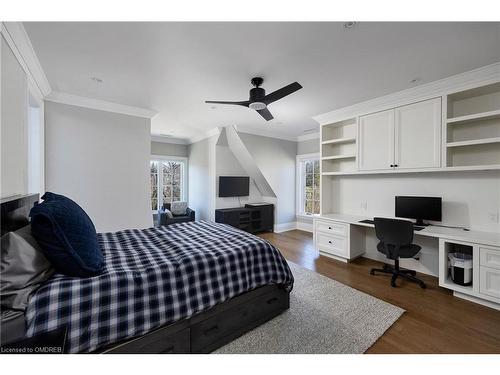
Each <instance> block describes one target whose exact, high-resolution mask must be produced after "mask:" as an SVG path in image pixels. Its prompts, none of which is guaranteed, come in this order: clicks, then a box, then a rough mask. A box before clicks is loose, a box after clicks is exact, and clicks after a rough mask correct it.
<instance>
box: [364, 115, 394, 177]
mask: <svg viewBox="0 0 500 375" xmlns="http://www.w3.org/2000/svg"><path fill="white" fill-rule="evenodd" d="M358 139H359V150H358V151H359V152H358V156H359V169H360V170H363V171H375V170H384V169H392V165H393V164H394V110H393V109H390V110H388V111H383V112H377V113H373V114H371V115H366V116H361V117H360V118H359V137H358Z"/></svg>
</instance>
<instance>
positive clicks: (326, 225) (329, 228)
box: [316, 220, 349, 237]
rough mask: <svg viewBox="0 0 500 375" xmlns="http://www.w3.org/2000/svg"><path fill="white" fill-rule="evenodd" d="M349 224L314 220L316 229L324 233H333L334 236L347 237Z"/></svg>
mask: <svg viewBox="0 0 500 375" xmlns="http://www.w3.org/2000/svg"><path fill="white" fill-rule="evenodd" d="M348 227H349V225H348V224H344V223H339V222H337V221H322V220H316V230H317V231H320V232H324V233H329V234H334V235H336V236H341V237H347V229H348Z"/></svg>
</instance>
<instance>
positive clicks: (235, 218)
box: [215, 204, 274, 233]
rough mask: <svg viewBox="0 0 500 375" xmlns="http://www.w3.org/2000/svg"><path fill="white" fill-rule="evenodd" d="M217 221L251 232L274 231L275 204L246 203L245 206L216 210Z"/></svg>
mask: <svg viewBox="0 0 500 375" xmlns="http://www.w3.org/2000/svg"><path fill="white" fill-rule="evenodd" d="M215 221H216V222H217V223H223V224H229V225H231V226H233V227H236V228H238V229H241V230H244V231H246V232H250V233H259V232H273V231H274V204H246V205H245V207H234V208H220V209H218V210H215Z"/></svg>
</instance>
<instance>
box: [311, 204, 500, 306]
mask: <svg viewBox="0 0 500 375" xmlns="http://www.w3.org/2000/svg"><path fill="white" fill-rule="evenodd" d="M367 219H373V218H372V217H364V216H357V215H348V214H335V213H334V214H327V215H321V216H319V217H317V218H315V219H314V230H313V234H314V245H315V247H316V249H317V250H318V251H319V252H320V253H321V254H322V255H325V256H328V257H331V258H334V259H337V260H340V261H344V262H348V261H350V260H352V259H354V258H357V257H359V256H362V255H363V254H364V253H365V251H366V246H365V236H366V228H374V225H373V224H370V223H361V222H360V221H361V220H367ZM414 234H415V236H416V237H418V236H424V237H433V238H436V239H437V241H438V242H439V285H440V286H442V287H444V288H448V289H451V290H453V292H454V295H456V296H458V297H461V298H465V299H468V300H472V301H473V302H477V303H481V304H484V305H487V306H490V307H493V308H496V309H499V310H500V233H498V232H496V233H495V232H482V231H472V230H471V231H466V230H463V229H454V228H444V227H437V226H428V227H425V228H424V229H422V230H419V231H415V232H414ZM454 245H460V246H467V247H469V248H470V249H471V251H472V256H473V282H472V285H471V286H460V285H457V284H455V283H453V281H452V280H451V279H450V277H449V275H448V253H449V252H450V251H453V247H454Z"/></svg>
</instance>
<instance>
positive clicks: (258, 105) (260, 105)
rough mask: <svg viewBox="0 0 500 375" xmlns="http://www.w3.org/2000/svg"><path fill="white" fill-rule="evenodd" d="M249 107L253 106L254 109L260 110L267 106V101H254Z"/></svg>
mask: <svg viewBox="0 0 500 375" xmlns="http://www.w3.org/2000/svg"><path fill="white" fill-rule="evenodd" d="M249 107H250V108H252V109H255V110H256V111H260V110H261V109H264V108H266V107H267V106H266V103H262V102H253V103H250V104H249Z"/></svg>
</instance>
